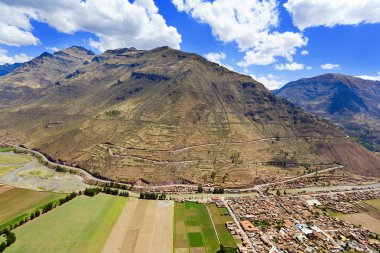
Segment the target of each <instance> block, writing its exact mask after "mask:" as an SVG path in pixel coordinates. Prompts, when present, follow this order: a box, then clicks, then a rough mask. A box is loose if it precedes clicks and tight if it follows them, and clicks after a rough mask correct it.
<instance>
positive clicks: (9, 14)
mask: <svg viewBox="0 0 380 253" xmlns="http://www.w3.org/2000/svg"><path fill="white" fill-rule="evenodd" d="M0 13H1V15H0V44H5V45H9V46H23V45H38V44H40V41H39V39H38V38H36V37H35V36H34V35H33V34H32V32H31V31H32V30H33V27H32V25H31V24H30V22H29V18H30V17H32V16H34V15H33V13H32V12H31V11H30V10H28V9H24V8H16V7H12V6H8V5H6V4H5V3H2V2H0Z"/></svg>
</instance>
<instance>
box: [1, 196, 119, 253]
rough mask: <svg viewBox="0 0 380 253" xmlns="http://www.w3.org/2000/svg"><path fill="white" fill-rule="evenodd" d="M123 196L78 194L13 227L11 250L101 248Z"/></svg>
mask: <svg viewBox="0 0 380 253" xmlns="http://www.w3.org/2000/svg"><path fill="white" fill-rule="evenodd" d="M125 202H126V198H124V197H118V196H111V195H105V194H98V195H96V196H95V197H86V196H80V197H77V198H76V199H74V200H72V201H70V202H68V203H66V204H65V205H63V206H59V207H57V208H55V209H53V210H52V211H50V212H48V213H47V214H44V215H42V216H41V217H39V218H38V219H36V220H33V221H32V222H28V223H27V224H25V225H23V226H21V227H19V228H17V229H15V230H14V232H15V233H16V237H17V240H16V243H15V244H14V245H12V246H11V247H10V248H9V249H7V253H12V252H25V253H27V252H101V250H102V248H103V246H104V243H105V242H106V240H107V238H108V235H109V234H110V232H111V230H112V227H113V225H114V223H115V222H116V220H117V218H118V216H119V214H120V212H121V210H122V209H123V207H124V205H125Z"/></svg>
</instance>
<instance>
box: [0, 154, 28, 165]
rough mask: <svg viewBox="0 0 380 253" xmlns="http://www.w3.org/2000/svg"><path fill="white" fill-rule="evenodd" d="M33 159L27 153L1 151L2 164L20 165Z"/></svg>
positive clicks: (0, 159)
mask: <svg viewBox="0 0 380 253" xmlns="http://www.w3.org/2000/svg"><path fill="white" fill-rule="evenodd" d="M30 160H31V158H30V157H28V156H27V155H14V154H7V153H0V165H20V164H23V163H27V162H29V161H30Z"/></svg>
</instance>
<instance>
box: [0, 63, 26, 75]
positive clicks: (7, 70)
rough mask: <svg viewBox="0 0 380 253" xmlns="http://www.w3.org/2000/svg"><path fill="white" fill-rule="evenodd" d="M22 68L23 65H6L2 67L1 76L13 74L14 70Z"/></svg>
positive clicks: (0, 66) (0, 67)
mask: <svg viewBox="0 0 380 253" xmlns="http://www.w3.org/2000/svg"><path fill="white" fill-rule="evenodd" d="M20 66H21V63H14V64H8V63H7V64H4V65H0V76H5V75H6V74H8V73H10V72H12V71H13V70H15V69H17V68H18V67H20Z"/></svg>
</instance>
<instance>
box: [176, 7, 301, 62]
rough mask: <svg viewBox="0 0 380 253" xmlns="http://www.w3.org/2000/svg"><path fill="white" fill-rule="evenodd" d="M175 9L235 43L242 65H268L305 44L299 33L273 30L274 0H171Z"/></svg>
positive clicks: (289, 56)
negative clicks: (241, 56) (239, 52)
mask: <svg viewBox="0 0 380 253" xmlns="http://www.w3.org/2000/svg"><path fill="white" fill-rule="evenodd" d="M172 2H173V4H174V5H175V6H176V7H177V10H178V11H183V12H186V13H188V14H189V15H191V16H192V17H193V18H194V19H195V20H197V21H198V22H200V23H204V24H208V25H209V26H210V27H211V30H212V34H213V36H214V37H215V38H216V39H218V40H220V41H222V42H224V43H232V42H233V43H236V44H237V46H238V48H239V50H240V51H242V52H245V53H246V54H245V57H244V59H243V60H242V61H241V62H239V63H238V65H239V66H241V67H248V66H250V65H252V64H257V65H268V64H271V63H273V62H276V61H277V59H276V58H277V57H284V58H286V59H288V60H289V59H291V58H292V56H293V55H294V54H295V52H296V48H298V47H302V46H304V45H306V44H307V39H306V38H304V37H303V35H302V34H301V33H294V32H284V33H279V32H276V31H273V30H274V29H275V28H276V27H278V24H279V18H278V16H279V14H278V9H277V1H276V0H240V1H239V4H236V1H231V0H214V1H213V2H209V1H204V0H172Z"/></svg>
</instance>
